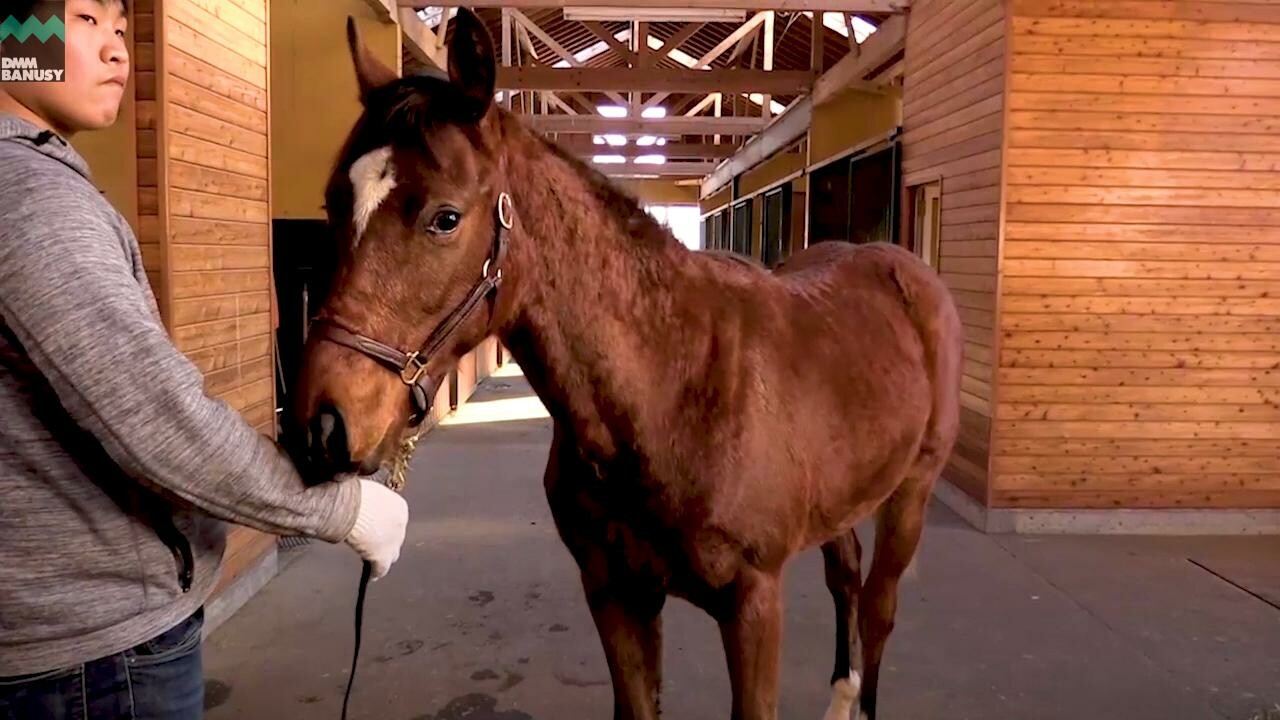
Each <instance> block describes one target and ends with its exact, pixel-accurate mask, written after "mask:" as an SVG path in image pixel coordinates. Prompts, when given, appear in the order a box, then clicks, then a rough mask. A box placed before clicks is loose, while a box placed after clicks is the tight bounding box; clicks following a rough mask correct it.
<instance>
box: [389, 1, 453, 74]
mask: <svg viewBox="0 0 1280 720" xmlns="http://www.w3.org/2000/svg"><path fill="white" fill-rule="evenodd" d="M397 19H398V20H399V21H400V35H401V39H402V40H403V42H404V45H405V47H406V48H407V49H408V50H409V53H410V54H412V55H413V56H414V57H415V58H417V59H418V61H419V62H422V63H425V64H427V65H430V66H433V67H436V68H439V69H444V68H445V57H444V53H442V52H440V45H439V43H438V42H437V41H436V35H435V33H433V32H431V28H429V27H427V24H426V23H424V22H422V18H420V17H418V13H417V12H415V11H413V10H410V9H408V8H400V9H399V12H398V18H397Z"/></svg>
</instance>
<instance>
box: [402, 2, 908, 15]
mask: <svg viewBox="0 0 1280 720" xmlns="http://www.w3.org/2000/svg"><path fill="white" fill-rule="evenodd" d="M396 3H397V4H398V5H399V6H400V7H406V8H415V9H416V8H424V7H428V6H429V5H430V4H431V3H429V2H423V0H396ZM467 5H468V6H471V7H493V8H498V7H508V8H521V9H539V8H569V7H590V8H619V9H628V10H634V9H635V8H637V7H643V8H644V9H645V10H652V9H655V8H680V9H684V10H688V9H690V8H693V9H699V10H778V11H781V12H795V11H799V10H816V11H827V12H850V13H896V12H903V11H905V10H906V9H908V8H909V7H910V5H911V0H646V2H644V3H643V4H638V3H637V2H636V0H476V1H475V2H469V3H467Z"/></svg>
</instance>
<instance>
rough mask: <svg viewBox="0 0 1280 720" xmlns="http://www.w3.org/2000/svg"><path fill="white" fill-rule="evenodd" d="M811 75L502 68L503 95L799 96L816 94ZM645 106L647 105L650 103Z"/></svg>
mask: <svg viewBox="0 0 1280 720" xmlns="http://www.w3.org/2000/svg"><path fill="white" fill-rule="evenodd" d="M815 79H816V78H815V77H814V74H813V73H812V72H810V71H808V70H775V71H773V72H760V71H758V70H738V69H715V70H669V69H667V68H647V69H643V70H639V69H632V68H568V69H565V68H548V67H527V66H525V67H501V68H498V81H497V82H498V84H497V89H499V90H576V91H578V92H608V91H617V92H665V93H667V94H670V93H710V92H726V93H744V92H745V93H765V94H773V95H798V94H803V93H807V92H809V91H810V90H812V89H813V83H814V80H815ZM646 104H647V103H646Z"/></svg>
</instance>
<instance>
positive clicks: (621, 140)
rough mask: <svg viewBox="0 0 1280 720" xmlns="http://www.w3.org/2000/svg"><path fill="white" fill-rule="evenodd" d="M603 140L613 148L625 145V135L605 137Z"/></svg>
mask: <svg viewBox="0 0 1280 720" xmlns="http://www.w3.org/2000/svg"><path fill="white" fill-rule="evenodd" d="M604 140H605V142H607V143H609V144H610V145H612V146H614V147H622V146H623V145H626V144H627V136H626V135H605V136H604Z"/></svg>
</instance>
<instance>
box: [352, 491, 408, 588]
mask: <svg viewBox="0 0 1280 720" xmlns="http://www.w3.org/2000/svg"><path fill="white" fill-rule="evenodd" d="M408 524H409V504H408V503H406V502H405V500H404V498H402V497H400V495H399V493H397V492H395V491H394V490H392V489H391V488H389V487H387V486H386V485H383V484H382V483H380V482H376V481H374V480H360V510H359V512H358V514H357V515H356V524H355V526H354V527H352V528H351V533H350V534H349V535H347V539H346V543H347V544H348V545H350V546H351V548H352V549H353V550H355V551H356V553H357V554H358V555H360V557H361V558H363V559H365V560H368V561H369V562H370V563H372V564H373V572H372V574H371V575H370V577H371V578H373V579H374V580H377V579H378V578H380V577H382V576H383V575H386V574H387V571H388V570H390V569H391V564H392V563H394V562H395V561H396V560H398V559H399V558H400V546H401V545H403V544H404V533H405V529H406V527H407V526H408Z"/></svg>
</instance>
